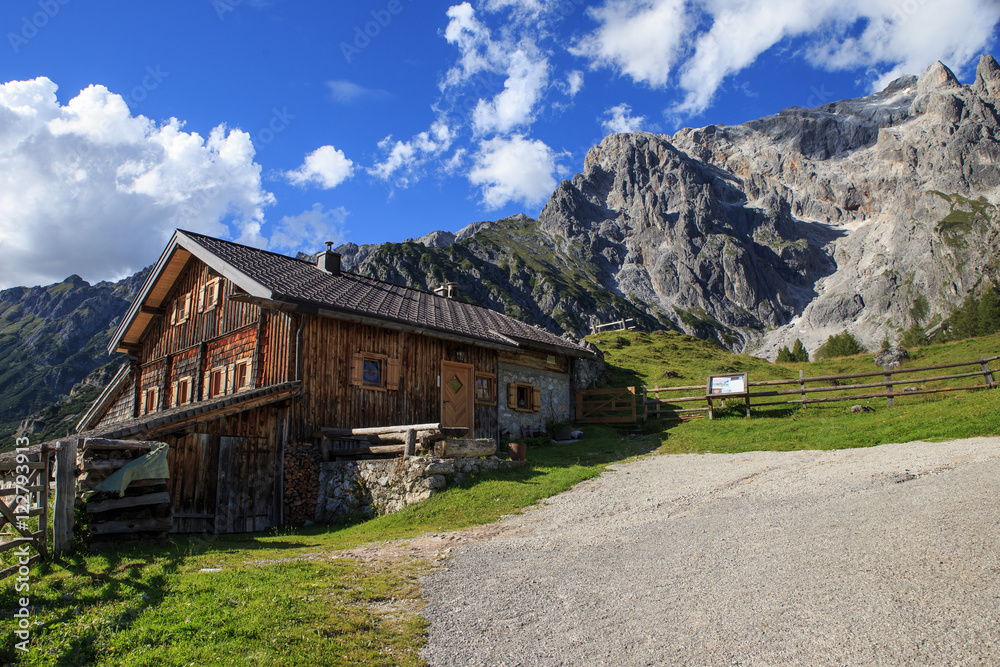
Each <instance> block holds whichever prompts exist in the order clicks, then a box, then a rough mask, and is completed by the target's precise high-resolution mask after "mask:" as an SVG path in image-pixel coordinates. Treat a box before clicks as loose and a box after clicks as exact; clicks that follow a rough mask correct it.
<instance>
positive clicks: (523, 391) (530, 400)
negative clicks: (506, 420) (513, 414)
mask: <svg viewBox="0 0 1000 667" xmlns="http://www.w3.org/2000/svg"><path fill="white" fill-rule="evenodd" d="M540 406H541V389H540V388H539V387H535V386H533V385H531V384H528V383H527V382H511V383H509V384H508V385H507V407H509V408H511V409H512V410H517V411H518V412H538V411H539V410H540V409H541V408H540Z"/></svg>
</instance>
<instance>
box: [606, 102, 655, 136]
mask: <svg viewBox="0 0 1000 667" xmlns="http://www.w3.org/2000/svg"><path fill="white" fill-rule="evenodd" d="M604 115H605V116H607V118H606V119H604V120H602V121H601V127H603V128H604V129H605V131H607V132H611V133H615V132H623V133H624V132H639V131H640V130H642V128H643V124H644V123H645V122H646V117H645V116H633V115H632V107H631V106H629V105H628V104H619V105H618V106H614V107H611V108H610V109H608V110H607V111H605V112H604Z"/></svg>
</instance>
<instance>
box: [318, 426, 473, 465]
mask: <svg viewBox="0 0 1000 667" xmlns="http://www.w3.org/2000/svg"><path fill="white" fill-rule="evenodd" d="M466 431H468V429H466V428H450V427H443V426H441V424H413V425H410V426H375V427H371V428H354V429H351V428H321V429H318V430H317V431H316V432H315V433H313V437H314V438H317V439H318V440H320V443H321V445H320V447H321V449H322V452H323V460H324V461H332V460H334V458H335V457H338V458H358V457H362V456H365V457H368V456H399V455H400V454H402V455H404V456H413V455H416V454H426V453H430V452H431V451H433V450H434V448H435V446H436V445H435V443H439V442H440V441H441V440H444V439H445V438H448V437H457V436H460V435H463V434H464V433H465V432H466Z"/></svg>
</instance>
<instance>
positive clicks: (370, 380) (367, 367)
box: [361, 358, 382, 387]
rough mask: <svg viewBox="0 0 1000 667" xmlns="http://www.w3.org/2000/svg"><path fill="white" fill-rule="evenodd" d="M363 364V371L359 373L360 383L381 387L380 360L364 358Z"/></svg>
mask: <svg viewBox="0 0 1000 667" xmlns="http://www.w3.org/2000/svg"><path fill="white" fill-rule="evenodd" d="M362 363H363V364H364V367H363V370H362V372H361V382H362V384H373V385H376V386H379V387H381V386H382V360H381V359H370V358H365V359H364V361H363V362H362Z"/></svg>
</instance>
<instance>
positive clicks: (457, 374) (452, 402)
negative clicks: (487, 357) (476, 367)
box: [441, 361, 476, 435]
mask: <svg viewBox="0 0 1000 667" xmlns="http://www.w3.org/2000/svg"><path fill="white" fill-rule="evenodd" d="M475 392H476V386H475V382H474V381H473V372H472V366H470V365H468V364H459V363H456V362H454V361H442V362H441V426H448V427H455V428H461V427H465V428H467V429H469V432H468V434H467V435H471V434H472V433H474V430H473V429H474V427H475V408H476V395H475Z"/></svg>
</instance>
